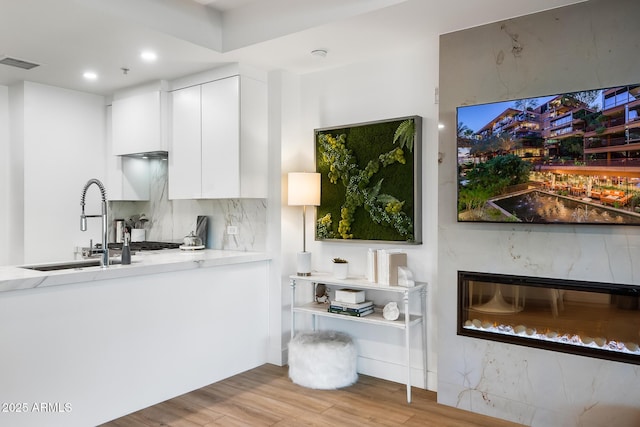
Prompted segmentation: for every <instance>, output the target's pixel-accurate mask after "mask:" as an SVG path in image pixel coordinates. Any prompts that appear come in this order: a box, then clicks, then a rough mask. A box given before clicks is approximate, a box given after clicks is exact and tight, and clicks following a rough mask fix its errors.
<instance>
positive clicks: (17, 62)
mask: <svg viewBox="0 0 640 427" xmlns="http://www.w3.org/2000/svg"><path fill="white" fill-rule="evenodd" d="M0 64H2V65H8V66H10V67H16V68H22V69H23V70H30V69H32V68H35V67H39V66H40V64H34V63H33V62H27V61H23V60H21V59H16V58H10V57H8V56H5V57H3V58H2V59H0Z"/></svg>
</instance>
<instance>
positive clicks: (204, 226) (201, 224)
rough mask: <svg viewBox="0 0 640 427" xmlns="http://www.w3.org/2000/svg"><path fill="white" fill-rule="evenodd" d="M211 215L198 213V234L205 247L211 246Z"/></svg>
mask: <svg viewBox="0 0 640 427" xmlns="http://www.w3.org/2000/svg"><path fill="white" fill-rule="evenodd" d="M208 232H209V217H207V216H203V215H198V217H197V218H196V236H198V237H199V238H200V241H201V242H202V246H204V247H205V248H208V247H210V246H209V244H210V243H209V240H208V238H209V235H208Z"/></svg>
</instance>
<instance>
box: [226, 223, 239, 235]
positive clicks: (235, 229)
mask: <svg viewBox="0 0 640 427" xmlns="http://www.w3.org/2000/svg"><path fill="white" fill-rule="evenodd" d="M227 234H238V226H237V225H227Z"/></svg>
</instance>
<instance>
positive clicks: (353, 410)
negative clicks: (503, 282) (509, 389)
mask: <svg viewBox="0 0 640 427" xmlns="http://www.w3.org/2000/svg"><path fill="white" fill-rule="evenodd" d="M412 393H413V402H412V403H411V404H407V401H406V389H405V387H404V385H403V384H398V383H394V382H390V381H384V380H380V379H377V378H373V377H368V376H365V375H360V378H359V380H358V382H357V383H356V384H355V385H353V386H351V387H346V388H343V389H340V390H312V389H308V388H304V387H300V386H298V385H296V384H293V383H292V382H291V380H289V378H288V368H287V367H286V366H285V367H279V366H275V365H263V366H261V367H258V368H256V369H253V370H251V371H248V372H245V373H242V374H240V375H236V376H234V377H231V378H228V379H226V380H224V381H220V382H217V383H215V384H211V385H209V386H206V387H203V388H201V389H199V390H196V391H193V392H191V393H187V394H184V395H182V396H178V397H176V398H174V399H171V400H167V401H166V402H162V403H160V404H158V405H155V406H151V407H149V408H146V409H143V410H140V411H138V412H135V413H133V414H130V415H127V416H125V417H122V418H119V419H117V420H114V421H111V422H109V423H107V424H103V427H148V426H176V427H177V426H179V427H204V426H208V427H209V426H279V427H283V426H342V425H353V426H426V427H478V426H480V427H513V426H519V424H514V423H510V422H506V421H502V420H497V419H495V418H490V417H486V416H482V415H477V414H473V413H471V412H467V411H462V410H459V409H455V408H451V407H448V406H442V405H438V404H437V403H436V394H435V393H433V392H430V391H426V390H422V389H419V388H413V389H412Z"/></svg>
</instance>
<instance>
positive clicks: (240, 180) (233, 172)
mask: <svg viewBox="0 0 640 427" xmlns="http://www.w3.org/2000/svg"><path fill="white" fill-rule="evenodd" d="M171 104H172V105H171V111H172V120H171V122H172V133H171V145H170V154H169V198H170V199H221V198H264V197H266V195H267V187H266V182H267V180H266V176H267V154H268V151H267V125H266V123H267V94H266V85H265V83H264V82H260V81H258V80H254V79H251V78H248V77H244V76H232V77H228V78H223V79H220V80H215V81H212V82H208V83H204V84H201V85H196V86H191V87H187V88H184V89H179V90H175V91H173V92H172V103H171Z"/></svg>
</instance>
